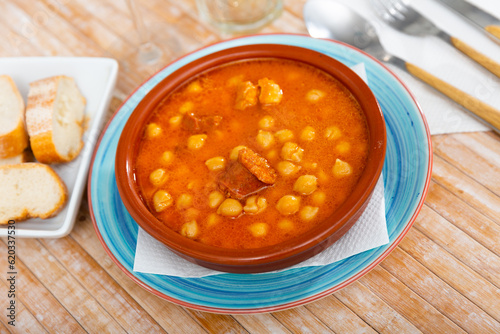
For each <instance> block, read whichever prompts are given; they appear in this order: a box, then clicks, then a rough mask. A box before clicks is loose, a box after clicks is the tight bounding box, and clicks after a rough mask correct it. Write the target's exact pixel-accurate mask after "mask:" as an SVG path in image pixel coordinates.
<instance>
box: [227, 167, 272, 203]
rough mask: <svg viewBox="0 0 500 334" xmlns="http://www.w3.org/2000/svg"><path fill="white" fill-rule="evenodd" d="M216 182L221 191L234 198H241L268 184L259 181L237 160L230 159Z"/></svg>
mask: <svg viewBox="0 0 500 334" xmlns="http://www.w3.org/2000/svg"><path fill="white" fill-rule="evenodd" d="M218 184H219V188H220V189H221V190H222V191H223V192H225V193H226V194H228V195H229V196H230V197H233V198H236V199H243V198H245V197H247V196H249V195H252V194H255V193H257V192H259V191H261V190H262V189H265V188H267V187H268V186H269V185H268V184H266V183H264V182H262V181H260V180H259V179H258V178H257V177H256V176H255V175H253V174H252V173H251V172H250V171H249V170H248V169H247V168H246V167H245V166H243V165H242V164H241V163H240V162H239V161H238V160H236V161H231V162H230V163H229V164H228V166H227V168H226V169H225V170H224V171H223V172H222V173H221V174H219V177H218Z"/></svg>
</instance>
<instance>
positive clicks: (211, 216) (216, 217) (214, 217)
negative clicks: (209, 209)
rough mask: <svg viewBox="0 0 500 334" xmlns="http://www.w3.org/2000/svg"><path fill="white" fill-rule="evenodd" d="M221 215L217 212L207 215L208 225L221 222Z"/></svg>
mask: <svg viewBox="0 0 500 334" xmlns="http://www.w3.org/2000/svg"><path fill="white" fill-rule="evenodd" d="M220 219H221V218H220V216H219V215H218V214H216V213H211V214H209V215H208V216H207V226H208V227H210V226H214V225H216V224H217V223H219V222H220Z"/></svg>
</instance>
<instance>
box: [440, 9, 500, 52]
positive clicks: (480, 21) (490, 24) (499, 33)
mask: <svg viewBox="0 0 500 334" xmlns="http://www.w3.org/2000/svg"><path fill="white" fill-rule="evenodd" d="M438 1H439V2H441V3H443V4H444V5H446V6H447V7H448V8H450V9H451V10H453V11H454V12H456V13H457V14H459V15H460V16H462V17H463V18H465V19H466V20H468V21H469V22H471V23H472V24H473V25H474V26H476V27H478V28H479V29H481V30H483V31H484V32H485V33H486V34H487V35H488V36H489V37H490V38H491V39H493V40H494V41H495V42H497V43H500V20H499V19H497V18H496V17H494V16H493V15H491V14H489V13H486V12H485V11H483V10H481V9H480V8H478V7H476V6H474V5H472V4H470V3H468V2H465V1H464V0H438Z"/></svg>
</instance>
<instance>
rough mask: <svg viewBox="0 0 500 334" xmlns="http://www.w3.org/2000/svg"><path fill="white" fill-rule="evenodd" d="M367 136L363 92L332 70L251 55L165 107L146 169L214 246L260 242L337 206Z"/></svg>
mask: <svg viewBox="0 0 500 334" xmlns="http://www.w3.org/2000/svg"><path fill="white" fill-rule="evenodd" d="M264 79H267V80H264ZM368 138H369V134H368V128H367V125H366V120H365V117H364V114H363V111H362V110H361V109H360V106H359V104H358V102H357V101H356V99H355V98H354V97H353V95H352V94H351V93H350V92H349V91H348V90H347V89H346V88H345V87H344V86H343V85H342V84H341V83H340V82H338V81H337V80H336V79H335V78H333V77H332V76H330V75H328V74H326V73H324V72H323V71H321V70H318V69H316V68H314V67H311V66H309V65H306V64H303V63H300V62H296V61H290V60H283V59H260V60H249V61H240V62H234V63H231V64H228V65H224V66H221V67H218V68H215V69H212V70H210V71H208V72H205V73H203V74H201V75H200V76H198V77H196V78H194V79H193V80H192V81H190V82H188V83H187V84H185V85H183V86H182V87H180V88H179V89H177V90H176V91H175V92H174V93H172V94H170V95H169V96H167V97H166V98H165V99H164V100H163V101H162V102H161V103H160V104H159V105H158V107H157V109H156V110H155V112H154V113H153V115H152V117H151V119H150V120H149V122H148V125H147V126H146V128H145V129H144V138H143V139H142V142H141V145H140V149H139V155H138V159H137V164H136V170H135V172H136V177H137V180H138V184H139V187H140V191H141V195H142V196H143V198H144V200H145V202H147V205H148V207H149V209H150V211H151V212H152V213H153V214H154V215H155V216H156V217H157V218H158V219H159V220H160V222H161V223H162V224H164V227H165V228H169V229H172V230H174V231H177V232H178V233H180V234H182V235H184V236H186V237H188V238H191V239H194V240H196V241H199V242H202V243H205V244H209V245H213V246H218V247H223V248H230V249H245V248H257V247H263V246H269V245H274V244H277V243H280V242H283V241H285V240H287V239H290V238H293V237H294V236H297V235H300V234H302V233H304V232H305V231H307V230H309V229H311V228H312V227H313V226H315V224H318V222H320V221H322V220H324V219H326V218H327V217H328V216H330V215H331V214H332V213H333V212H334V211H335V210H336V209H337V208H338V207H339V206H340V205H341V204H342V203H343V202H344V201H345V199H346V198H347V197H348V196H349V194H350V193H351V192H352V190H353V188H354V186H355V185H356V183H357V181H358V179H359V177H360V175H361V174H362V172H363V169H364V167H365V164H366V159H367V155H368V147H369V139H368ZM237 147H245V148H247V149H246V150H244V151H238V149H235V148H237ZM245 158H248V159H245ZM263 180H264V181H265V182H263Z"/></svg>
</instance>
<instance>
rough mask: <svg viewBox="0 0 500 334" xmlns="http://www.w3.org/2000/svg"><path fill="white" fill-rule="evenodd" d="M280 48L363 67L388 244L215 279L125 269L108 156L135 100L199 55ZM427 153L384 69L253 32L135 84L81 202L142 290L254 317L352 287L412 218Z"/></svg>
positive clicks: (414, 115)
mask: <svg viewBox="0 0 500 334" xmlns="http://www.w3.org/2000/svg"><path fill="white" fill-rule="evenodd" d="M262 43H269V44H287V45H295V46H299V47H304V48H309V49H312V50H316V51H319V52H322V53H324V54H326V55H329V56H331V57H333V58H335V59H337V60H339V61H341V62H343V63H344V64H346V65H348V66H353V65H355V64H358V63H364V64H365V68H366V73H367V77H368V84H369V86H370V88H371V89H372V90H373V92H374V93H375V96H376V97H377V99H378V101H379V103H380V106H381V107H382V110H383V113H384V116H385V120H386V124H387V153H386V160H385V165H384V169H383V173H384V183H385V201H386V217H387V228H388V232H389V240H390V242H389V244H387V245H384V246H381V247H378V248H375V249H372V250H370V251H366V252H363V253H361V254H358V255H355V256H352V257H349V258H347V259H345V260H342V261H339V262H336V263H333V264H331V265H327V266H319V267H306V268H299V269H289V270H284V271H281V272H279V273H263V274H220V275H215V276H209V277H203V278H180V277H175V276H166V275H154V274H144V273H139V272H134V271H133V265H134V256H135V249H136V243H137V233H138V225H137V224H136V223H135V222H134V221H133V220H132V218H131V217H130V215H129V214H128V212H127V210H126V209H125V207H124V206H123V204H122V201H121V199H120V196H119V194H118V190H117V187H116V181H115V172H114V168H115V152H116V147H117V144H118V139H119V137H120V134H121V131H122V129H123V127H124V125H125V123H126V122H127V119H128V117H129V116H130V114H131V113H132V111H133V110H134V108H135V106H136V105H137V104H138V103H139V101H141V99H142V98H143V97H144V96H145V95H146V94H147V93H148V92H149V91H150V90H151V89H152V88H153V87H154V86H155V85H156V84H157V83H159V82H160V81H161V80H162V79H164V78H165V77H166V76H168V75H169V74H170V73H172V72H173V71H175V70H177V69H179V68H180V67H182V66H183V65H185V64H187V63H189V62H191V61H193V60H196V59H198V58H200V57H203V56H205V55H207V54H210V53H213V52H216V51H220V50H222V49H226V48H231V47H235V46H240V45H248V44H262ZM431 153H432V150H431V141H430V134H429V129H428V127H427V124H426V122H425V119H424V117H423V115H422V113H421V111H420V109H419V106H418V105H417V103H416V102H415V100H414V98H413V96H412V95H411V94H410V92H409V91H408V89H407V88H406V87H405V86H404V85H403V84H402V83H401V81H400V80H399V79H398V78H396V77H395V76H394V74H392V73H391V72H390V71H389V70H388V69H387V68H386V67H384V66H383V65H382V64H381V63H379V62H378V61H377V60H375V59H373V58H371V57H370V56H368V55H366V54H365V53H362V52H360V51H359V50H357V49H354V48H352V47H350V46H348V45H345V44H341V43H337V42H333V41H328V40H319V39H313V38H310V37H307V36H302V35H288V34H279V35H257V36H250V37H243V38H237V39H233V40H229V41H224V42H221V43H218V44H214V45H211V46H208V47H206V48H203V49H201V50H198V51H196V52H194V53H191V54H189V55H187V56H185V57H183V58H181V59H179V60H178V61H176V62H174V63H172V64H170V65H169V66H167V67H166V68H164V69H163V70H161V71H160V72H158V73H157V74H156V75H154V76H153V77H152V78H151V79H149V80H148V81H146V82H145V83H144V84H143V85H142V86H140V87H139V88H138V89H137V90H136V91H135V92H134V93H133V94H132V95H131V96H130V97H129V98H128V100H126V101H125V103H124V104H123V105H122V106H121V108H120V109H119V110H118V111H117V112H116V114H115V115H114V117H113V118H112V120H111V121H110V122H109V124H108V126H107V129H106V131H105V132H104V133H103V135H102V136H101V139H100V142H99V143H98V147H97V149H96V151H95V152H94V160H93V162H92V164H91V168H92V169H91V171H90V175H89V192H88V194H89V203H90V208H91V210H90V211H91V216H92V219H93V222H94V227H95V230H96V232H97V235H98V236H99V238H100V240H101V242H102V244H103V246H104V248H105V249H106V251H107V252H108V254H109V255H110V256H111V258H112V259H113V260H114V261H115V262H116V264H117V265H118V266H119V267H120V268H121V269H122V270H123V271H124V272H125V273H126V274H127V275H128V276H129V277H131V278H132V279H133V280H134V281H135V282H137V283H138V284H139V285H141V286H142V287H144V288H145V289H146V290H148V291H150V292H152V293H154V294H156V295H158V296H160V297H162V298H164V299H167V300H169V301H171V302H174V303H176V304H178V305H181V306H185V307H189V308H193V309H197V310H202V311H209V312H215V313H233V314H235V313H260V312H271V311H277V310H283V309H286V308H290V307H295V306H299V305H302V304H305V303H308V302H311V301H314V300H316V299H319V298H321V297H324V296H326V295H328V294H330V293H332V292H334V291H336V290H338V289H341V288H342V287H344V286H346V285H348V284H350V283H352V282H354V281H355V280H357V279H358V278H360V277H361V276H362V275H364V274H365V273H367V272H368V271H369V270H370V269H372V268H373V267H375V266H376V265H377V264H378V263H380V262H381V261H382V260H383V259H384V258H385V257H386V256H387V255H388V254H389V253H390V252H391V251H392V249H394V248H395V247H396V245H397V244H398V243H399V242H400V240H401V239H402V238H403V236H404V235H405V234H406V233H407V232H408V230H409V229H410V227H411V225H412V224H413V221H414V220H415V218H416V216H417V214H418V212H419V211H420V208H421V206H422V205H423V202H424V198H425V195H426V193H427V189H428V185H429V181H430V175H431V166H432V154H431Z"/></svg>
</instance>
